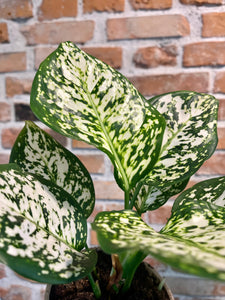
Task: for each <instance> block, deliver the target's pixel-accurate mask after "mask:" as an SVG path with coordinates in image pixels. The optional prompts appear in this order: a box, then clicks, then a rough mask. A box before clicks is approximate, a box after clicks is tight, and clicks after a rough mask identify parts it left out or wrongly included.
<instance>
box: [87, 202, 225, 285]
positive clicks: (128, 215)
mask: <svg viewBox="0 0 225 300" xmlns="http://www.w3.org/2000/svg"><path fill="white" fill-rule="evenodd" d="M201 209H202V211H201V212H200V211H199V210H197V211H196V210H195V209H193V210H190V207H189V214H190V215H191V219H189V220H188V221H186V218H187V215H183V216H180V220H179V221H180V222H179V224H177V230H175V231H174V230H173V225H174V223H173V216H172V217H171V218H172V219H171V223H170V225H171V226H170V227H169V228H168V229H167V230H162V231H161V232H160V233H158V232H156V231H154V230H153V229H152V228H151V227H149V226H148V225H147V224H145V223H144V222H143V220H142V219H141V218H140V217H139V216H138V215H137V213H136V212H133V211H128V210H126V211H112V212H103V213H99V214H98V215H97V217H96V219H95V222H94V223H93V229H94V230H96V232H97V236H98V240H99V243H100V245H101V247H102V248H103V250H104V251H105V252H107V253H117V254H119V256H121V257H123V255H124V253H126V252H129V253H135V252H137V251H140V252H142V253H143V255H146V256H147V255H148V254H151V255H153V256H155V257H156V258H157V259H159V260H161V261H162V262H164V263H166V264H169V265H171V266H173V267H175V268H176V269H180V270H182V271H185V272H190V273H192V274H195V275H199V276H202V277H208V278H211V279H219V280H225V250H224V249H225V242H224V241H225V224H224V218H225V209H224V208H219V211H220V213H218V214H213V216H212V219H211V220H213V221H214V224H212V225H211V226H209V221H208V220H206V219H205V218H204V213H208V212H209V210H208V209H207V208H205V210H204V209H203V205H202V207H201ZM200 216H201V217H200ZM220 218H223V219H220ZM190 220H192V221H190ZM174 226H175V227H176V223H175V225H174ZM189 226H190V229H188V228H189ZM183 227H185V229H186V230H187V233H186V234H184V232H185V230H182V228H183ZM195 227H196V228H195ZM199 227H200V230H199ZM178 229H180V232H179V230H178ZM217 230H218V231H217ZM221 233H222V235H221ZM214 239H215V242H214ZM123 267H124V268H129V266H126V263H125V264H124V265H123Z"/></svg>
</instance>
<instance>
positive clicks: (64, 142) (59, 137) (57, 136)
mask: <svg viewBox="0 0 225 300" xmlns="http://www.w3.org/2000/svg"><path fill="white" fill-rule="evenodd" d="M44 131H46V132H47V133H48V134H49V135H51V136H52V137H53V138H54V139H55V140H56V141H58V142H59V143H60V144H61V145H63V146H64V147H66V146H67V138H66V137H65V136H64V135H62V134H60V133H58V132H56V131H54V130H52V129H49V128H45V129H44Z"/></svg>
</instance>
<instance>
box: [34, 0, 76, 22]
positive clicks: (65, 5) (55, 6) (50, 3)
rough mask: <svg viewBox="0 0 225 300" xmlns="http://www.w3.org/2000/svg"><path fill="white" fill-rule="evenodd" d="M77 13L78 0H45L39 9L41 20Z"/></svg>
mask: <svg viewBox="0 0 225 300" xmlns="http://www.w3.org/2000/svg"><path fill="white" fill-rule="evenodd" d="M76 15H77V0H43V2H42V4H41V6H40V7H39V10H38V19H39V21H43V20H52V19H58V18H63V17H75V16H76Z"/></svg>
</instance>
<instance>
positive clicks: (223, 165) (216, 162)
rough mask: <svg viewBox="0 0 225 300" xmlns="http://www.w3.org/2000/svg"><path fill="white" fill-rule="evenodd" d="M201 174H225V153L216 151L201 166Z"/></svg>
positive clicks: (199, 172) (199, 171)
mask: <svg viewBox="0 0 225 300" xmlns="http://www.w3.org/2000/svg"><path fill="white" fill-rule="evenodd" d="M197 174H199V175H225V153H224V152H215V153H214V154H213V156H212V157H210V158H209V159H208V160H207V161H205V162H204V164H203V165H202V166H201V168H200V169H199V170H198V172H197Z"/></svg>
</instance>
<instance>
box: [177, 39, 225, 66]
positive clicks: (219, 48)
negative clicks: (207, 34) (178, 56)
mask: <svg viewBox="0 0 225 300" xmlns="http://www.w3.org/2000/svg"><path fill="white" fill-rule="evenodd" d="M183 65H184V66H185V67H197V66H223V65H225V42H200V43H194V44H190V45H186V46H185V47H184V56H183Z"/></svg>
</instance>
